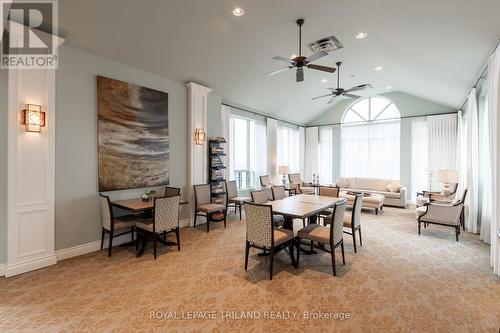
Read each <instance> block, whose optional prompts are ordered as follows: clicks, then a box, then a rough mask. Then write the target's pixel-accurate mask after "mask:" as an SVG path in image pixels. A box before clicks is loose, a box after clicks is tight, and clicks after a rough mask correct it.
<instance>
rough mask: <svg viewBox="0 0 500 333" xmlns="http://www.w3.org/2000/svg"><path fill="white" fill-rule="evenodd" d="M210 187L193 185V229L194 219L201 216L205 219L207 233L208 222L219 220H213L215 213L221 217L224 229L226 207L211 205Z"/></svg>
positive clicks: (208, 228) (208, 229)
mask: <svg viewBox="0 0 500 333" xmlns="http://www.w3.org/2000/svg"><path fill="white" fill-rule="evenodd" d="M210 196H211V195H210V185H209V184H203V185H194V206H195V214H194V227H195V228H196V218H197V217H198V216H203V217H205V218H206V219H207V232H210V221H213V222H219V221H221V219H216V220H213V219H212V216H213V215H214V214H217V213H221V214H222V215H223V219H222V220H223V221H224V228H225V227H226V213H227V211H226V205H221V204H216V203H212V202H211V200H210Z"/></svg>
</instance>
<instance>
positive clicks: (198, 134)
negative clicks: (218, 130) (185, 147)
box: [194, 128, 206, 145]
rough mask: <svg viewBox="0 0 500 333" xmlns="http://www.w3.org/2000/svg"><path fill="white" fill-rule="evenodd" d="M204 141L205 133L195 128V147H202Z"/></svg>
mask: <svg viewBox="0 0 500 333" xmlns="http://www.w3.org/2000/svg"><path fill="white" fill-rule="evenodd" d="M205 141H206V133H205V131H204V130H203V129H202V128H196V129H195V130H194V143H195V144H196V145H203V144H205Z"/></svg>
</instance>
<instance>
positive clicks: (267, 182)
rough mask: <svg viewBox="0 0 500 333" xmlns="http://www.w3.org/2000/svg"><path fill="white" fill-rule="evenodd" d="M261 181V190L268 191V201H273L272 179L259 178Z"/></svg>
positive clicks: (266, 177) (265, 176)
mask: <svg viewBox="0 0 500 333" xmlns="http://www.w3.org/2000/svg"><path fill="white" fill-rule="evenodd" d="M259 180H260V187H261V189H262V190H264V191H266V194H267V200H268V201H269V200H273V191H272V187H273V184H272V183H271V179H270V177H269V176H268V175H263V176H259Z"/></svg>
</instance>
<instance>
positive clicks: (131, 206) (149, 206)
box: [111, 198, 189, 257]
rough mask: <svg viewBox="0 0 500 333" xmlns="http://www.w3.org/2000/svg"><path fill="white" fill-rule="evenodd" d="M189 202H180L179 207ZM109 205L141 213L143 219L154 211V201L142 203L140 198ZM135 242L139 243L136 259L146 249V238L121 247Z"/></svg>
mask: <svg viewBox="0 0 500 333" xmlns="http://www.w3.org/2000/svg"><path fill="white" fill-rule="evenodd" d="M188 203H189V202H187V201H185V200H180V201H179V205H186V204H188ZM111 205H112V206H114V207H117V208H121V209H124V210H126V211H129V212H131V213H134V214H138V213H142V214H144V215H145V217H149V216H151V215H152V212H153V211H154V208H155V207H154V200H148V201H144V200H142V198H134V199H125V200H115V201H111ZM158 241H159V242H160V243H162V244H165V245H176V243H174V242H170V241H167V239H166V238H165V239H161V238H159V239H158ZM136 242H139V249H138V250H137V253H136V255H137V256H138V257H140V256H142V254H143V253H144V251H145V249H146V245H147V243H148V237H141V238H140V240H139V239H137V240H135V241H132V242H128V243H125V244H123V246H130V245H135V244H136Z"/></svg>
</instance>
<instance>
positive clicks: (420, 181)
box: [411, 118, 430, 202]
mask: <svg viewBox="0 0 500 333" xmlns="http://www.w3.org/2000/svg"><path fill="white" fill-rule="evenodd" d="M428 155H429V152H428V143H427V118H416V119H413V120H412V123H411V192H412V193H411V200H412V202H415V201H416V198H417V192H421V191H423V190H430V179H429V178H430V176H429V159H428Z"/></svg>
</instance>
